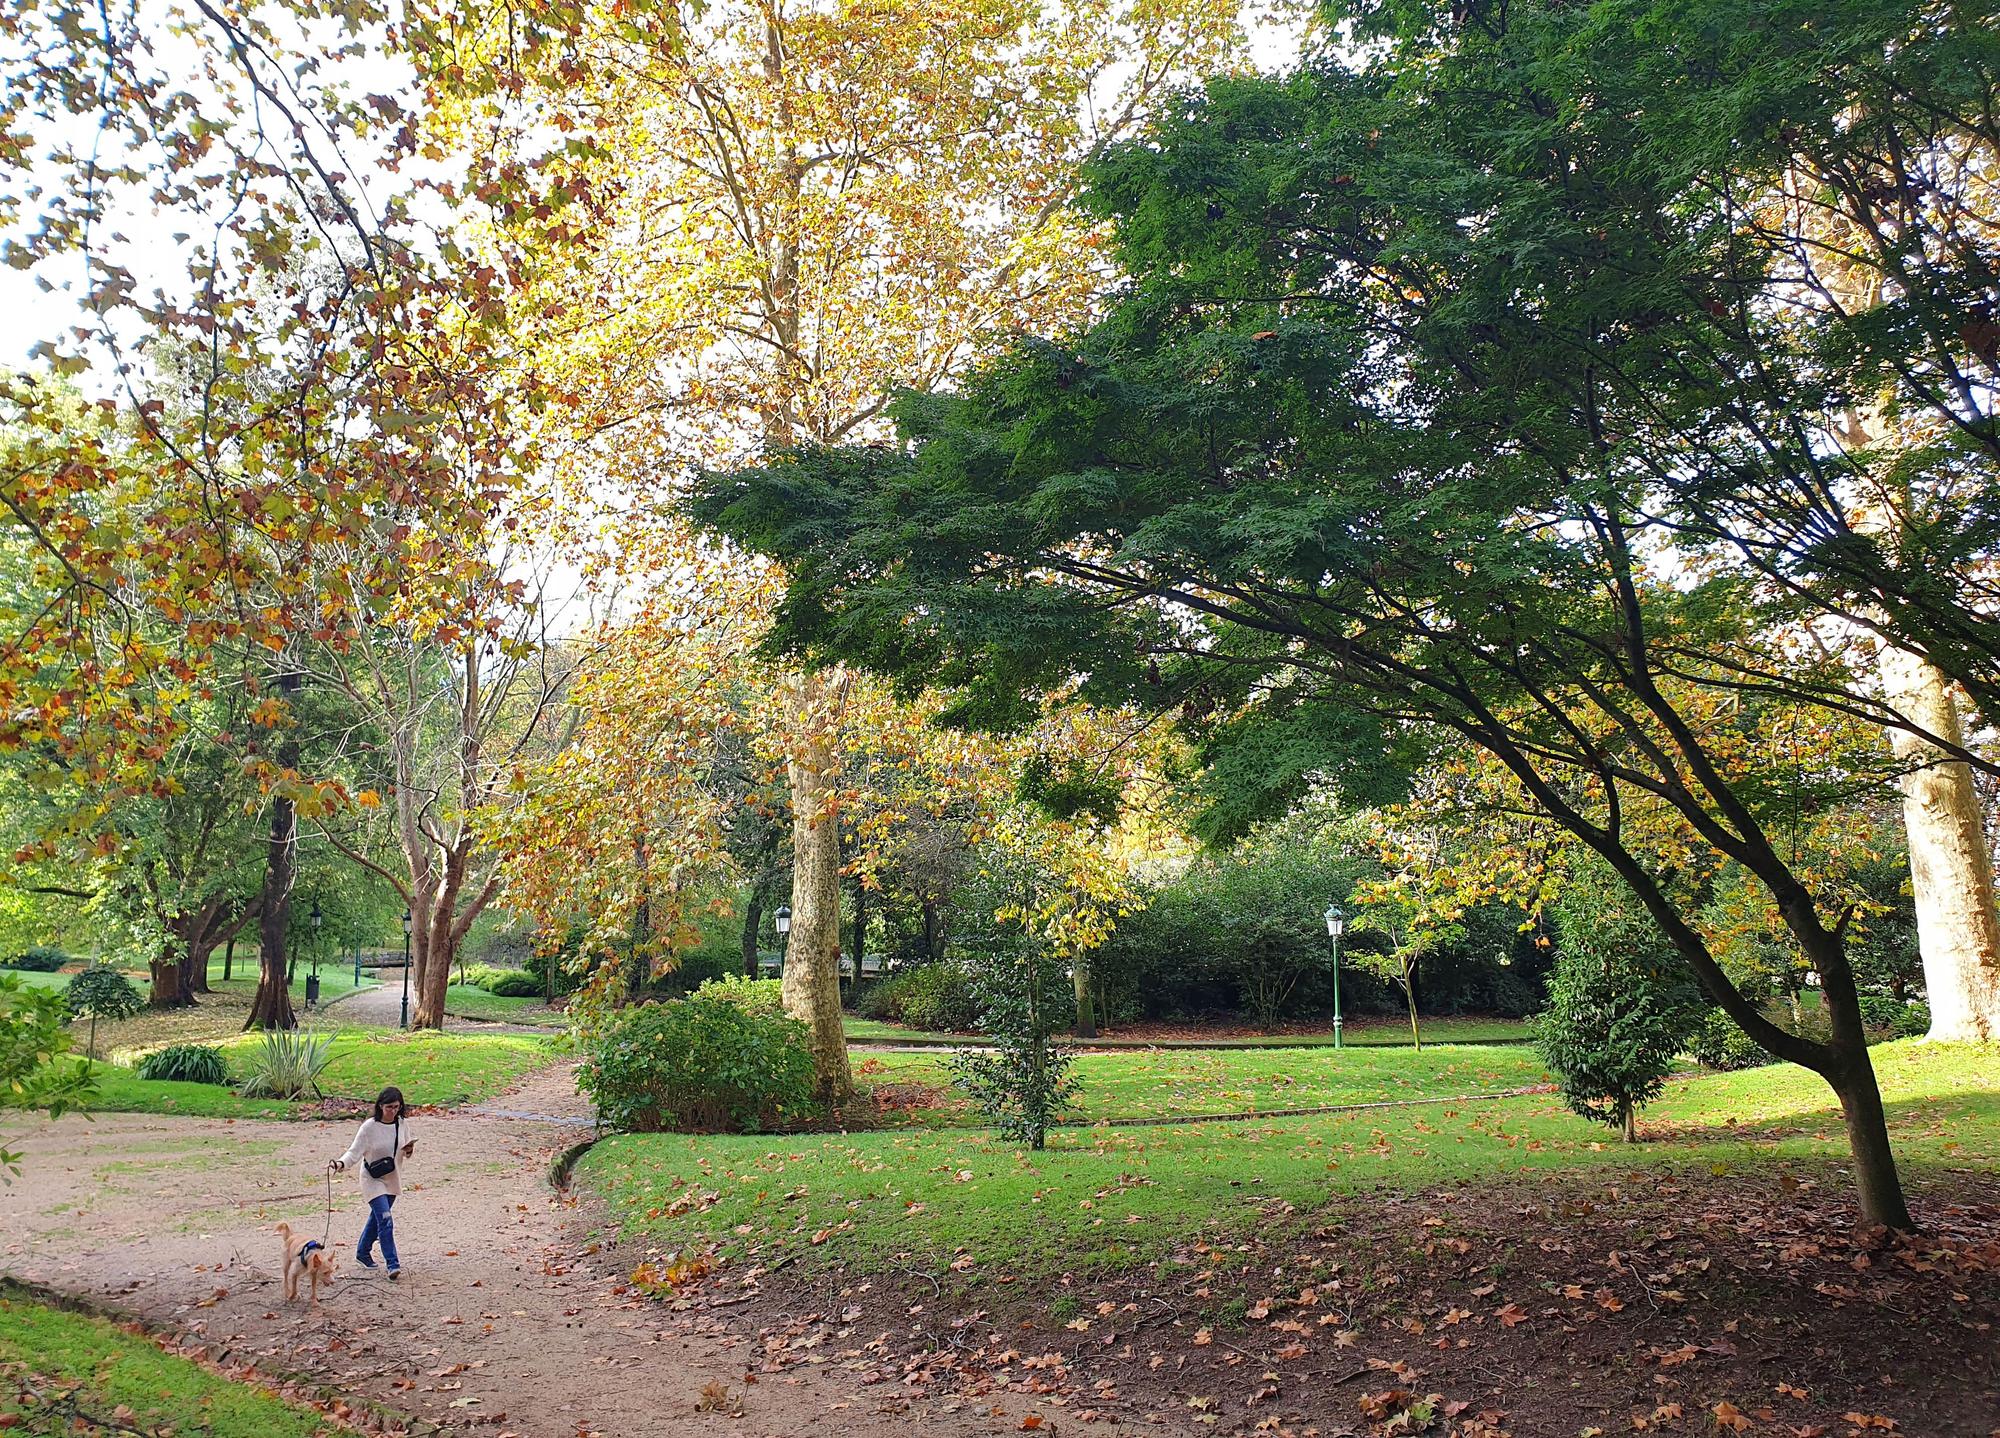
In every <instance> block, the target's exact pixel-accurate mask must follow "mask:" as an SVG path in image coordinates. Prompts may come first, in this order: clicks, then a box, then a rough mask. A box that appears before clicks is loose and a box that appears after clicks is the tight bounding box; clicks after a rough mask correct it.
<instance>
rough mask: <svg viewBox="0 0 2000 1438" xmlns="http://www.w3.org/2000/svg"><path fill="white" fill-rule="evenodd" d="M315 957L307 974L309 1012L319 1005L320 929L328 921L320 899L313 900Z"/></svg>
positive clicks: (312, 915)
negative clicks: (320, 905)
mask: <svg viewBox="0 0 2000 1438" xmlns="http://www.w3.org/2000/svg"><path fill="white" fill-rule="evenodd" d="M310 918H311V920H312V931H313V959H312V972H311V973H310V974H307V975H306V1009H307V1011H308V1012H310V1011H311V1010H313V1009H315V1008H317V1007H318V1006H319V931H320V925H321V924H323V923H325V922H326V916H325V915H324V914H322V913H320V911H319V900H318V899H314V900H313V906H312V914H311V915H310Z"/></svg>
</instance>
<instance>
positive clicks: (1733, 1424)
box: [1710, 1399, 1754, 1433]
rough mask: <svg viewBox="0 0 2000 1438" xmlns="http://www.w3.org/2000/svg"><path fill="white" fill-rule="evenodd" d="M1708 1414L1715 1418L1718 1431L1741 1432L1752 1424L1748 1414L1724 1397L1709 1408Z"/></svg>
mask: <svg viewBox="0 0 2000 1438" xmlns="http://www.w3.org/2000/svg"><path fill="white" fill-rule="evenodd" d="M1710 1416H1711V1417H1713V1418H1714V1419H1715V1426H1716V1428H1717V1430H1718V1431H1720V1430H1725V1429H1726V1430H1727V1431H1729V1432H1731V1433H1742V1432H1745V1431H1747V1430H1748V1429H1750V1428H1751V1427H1753V1426H1754V1424H1753V1423H1752V1421H1751V1419H1750V1416H1749V1415H1748V1414H1746V1413H1744V1412H1743V1411H1742V1410H1741V1409H1740V1408H1738V1407H1737V1406H1736V1405H1735V1404H1734V1403H1731V1402H1729V1401H1727V1400H1726V1399H1725V1400H1724V1401H1723V1402H1721V1403H1718V1404H1716V1405H1715V1407H1714V1408H1712V1409H1711V1410H1710Z"/></svg>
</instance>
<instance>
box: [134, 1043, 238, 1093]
mask: <svg viewBox="0 0 2000 1438" xmlns="http://www.w3.org/2000/svg"><path fill="white" fill-rule="evenodd" d="M139 1077H140V1078H142V1079H169V1080H172V1081H174V1082H176V1083H213V1084H226V1083H228V1082H229V1062H228V1060H227V1059H225V1058H223V1056H222V1051H221V1050H220V1049H212V1048H209V1047H207V1046H206V1045H204V1044H169V1045H168V1046H167V1047H166V1048H163V1049H160V1050H158V1051H157V1052H154V1053H150V1054H147V1055H146V1056H145V1057H144V1058H142V1059H140V1060H139Z"/></svg>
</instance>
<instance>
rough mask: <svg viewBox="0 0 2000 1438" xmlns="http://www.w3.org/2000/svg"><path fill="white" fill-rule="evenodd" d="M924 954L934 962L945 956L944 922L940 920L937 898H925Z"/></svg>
mask: <svg viewBox="0 0 2000 1438" xmlns="http://www.w3.org/2000/svg"><path fill="white" fill-rule="evenodd" d="M924 955H925V957H926V958H928V959H929V960H930V961H931V962H932V963H936V962H937V961H938V960H939V959H941V958H943V957H944V924H943V923H942V922H940V920H939V916H938V906H937V900H936V899H925V900H924Z"/></svg>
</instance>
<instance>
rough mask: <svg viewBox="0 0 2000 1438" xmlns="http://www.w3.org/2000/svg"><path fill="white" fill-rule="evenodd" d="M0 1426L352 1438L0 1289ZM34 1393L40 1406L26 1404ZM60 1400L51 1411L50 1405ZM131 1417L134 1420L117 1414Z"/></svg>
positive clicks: (268, 1397)
mask: <svg viewBox="0 0 2000 1438" xmlns="http://www.w3.org/2000/svg"><path fill="white" fill-rule="evenodd" d="M0 1379H4V1381H0V1419H6V1420H8V1421H5V1422H4V1423H0V1426H5V1427H10V1428H11V1427H17V1426H18V1427H19V1428H20V1429H21V1431H23V1432H27V1433H67V1432H91V1433H96V1432H102V1431H104V1430H103V1429H100V1428H97V1427H90V1428H87V1429H86V1428H83V1427H73V1426H72V1425H71V1424H70V1423H69V1422H68V1421H67V1420H66V1418H65V1417H64V1416H63V1414H64V1409H63V1407H62V1406H61V1402H62V1395H64V1394H68V1395H70V1400H69V1401H70V1402H71V1403H73V1404H74V1406H75V1408H76V1409H79V1410H81V1411H82V1412H83V1413H86V1414H88V1415H90V1416H92V1417H95V1418H101V1419H105V1420H107V1421H109V1420H111V1419H112V1418H113V1415H114V1414H117V1417H118V1420H119V1421H121V1422H122V1423H123V1424H124V1425H125V1426H126V1428H127V1429H128V1430H130V1431H143V1432H147V1433H155V1432H158V1433H167V1432H173V1433H201V1434H205V1435H209V1438H320V1435H331V1434H336V1433H351V1432H353V1431H354V1430H352V1429H349V1428H343V1427H341V1426H340V1425H338V1424H336V1423H334V1422H333V1421H332V1420H331V1419H329V1418H326V1417H325V1416H323V1415H322V1414H319V1413H316V1412H314V1411H313V1410H312V1409H310V1408H304V1407H300V1406H298V1405H296V1404H292V1403H287V1402H285V1401H284V1400H283V1399H281V1398H279V1397H278V1396H277V1395H276V1394H274V1393H271V1392H269V1391H268V1390H266V1389H262V1388H256V1387H252V1386H251V1385H249V1384H247V1383H237V1382H232V1381H231V1380H229V1379H227V1378H223V1377H220V1376H219V1375H217V1374H215V1373H213V1372H211V1371H210V1370H208V1369H206V1368H204V1367H202V1366H201V1365H200V1364H198V1363H194V1362H191V1361H189V1360H188V1359H185V1358H181V1357H178V1356H176V1355H175V1354H171V1353H165V1352H162V1351H161V1350H160V1349H159V1348H157V1347H155V1346H154V1345H153V1344H151V1343H149V1342H147V1341H146V1340H145V1339H144V1338H140V1337H138V1336H136V1335H134V1334H131V1333H127V1332H125V1331H124V1330H123V1329H120V1328H118V1327H116V1326H114V1325H113V1324H110V1323H106V1322H105V1321H104V1320H103V1319H101V1318H91V1317H88V1316H86V1315H83V1314H79V1313H69V1312H65V1311H64V1310H62V1309H58V1308H50V1307H47V1306H45V1305H43V1304H40V1303H36V1302H34V1301H33V1300H32V1299H28V1298H25V1297H23V1296H21V1295H20V1294H18V1293H14V1292H9V1291H7V1290H5V1289H0ZM30 1392H32V1393H33V1394H34V1395H37V1396H34V1397H30V1396H28V1395H29V1393H30ZM52 1400H53V1401H52ZM121 1408H122V1409H128V1410H130V1413H129V1416H128V1415H127V1414H123V1413H118V1410H119V1409H121Z"/></svg>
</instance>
